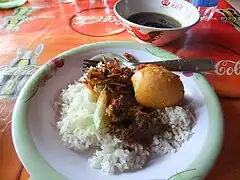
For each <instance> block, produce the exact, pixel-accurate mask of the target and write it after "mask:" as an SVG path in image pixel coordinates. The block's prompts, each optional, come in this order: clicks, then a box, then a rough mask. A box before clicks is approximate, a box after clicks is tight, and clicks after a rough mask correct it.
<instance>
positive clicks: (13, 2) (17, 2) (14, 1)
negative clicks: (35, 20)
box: [0, 0, 27, 9]
mask: <svg viewBox="0 0 240 180" xmlns="http://www.w3.org/2000/svg"><path fill="white" fill-rule="evenodd" d="M26 2H27V0H9V1H8V0H6V1H2V2H1V1H0V9H10V8H15V7H19V6H21V5H23V4H25V3H26Z"/></svg>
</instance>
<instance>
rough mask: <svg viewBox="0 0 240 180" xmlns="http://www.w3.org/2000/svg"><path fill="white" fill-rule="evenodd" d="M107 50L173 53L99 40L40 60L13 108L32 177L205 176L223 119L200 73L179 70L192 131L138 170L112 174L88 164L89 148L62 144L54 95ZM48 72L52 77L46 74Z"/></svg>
mask: <svg viewBox="0 0 240 180" xmlns="http://www.w3.org/2000/svg"><path fill="white" fill-rule="evenodd" d="M107 52H111V53H117V54H120V55H122V54H124V53H125V52H128V53H130V54H132V55H133V56H135V57H136V58H137V59H138V60H140V61H146V60H150V59H152V60H159V59H162V60H164V59H175V58H177V57H176V56H175V55H173V54H171V53H169V52H166V51H163V50H161V49H158V48H155V47H153V46H150V45H143V44H139V43H133V42H102V43H97V44H90V45H85V46H82V47H78V48H75V49H72V50H70V51H67V52H65V53H63V54H61V55H59V56H57V57H56V58H54V59H53V60H52V61H49V62H48V63H47V64H45V65H44V66H42V67H41V69H40V70H38V71H37V72H36V73H35V74H34V75H33V76H32V77H31V79H30V80H29V81H28V83H27V84H26V85H25V86H24V88H23V90H22V92H21V93H20V95H19V98H18V99H17V102H16V106H15V108H14V113H13V126H12V127H13V140H14V145H15V148H16V151H17V153H18V155H19V157H20V159H21V161H22V163H23V164H24V166H25V167H26V169H27V170H28V171H29V172H30V174H31V175H32V176H33V178H36V179H51V180H54V179H73V180H77V179H83V180H85V179H91V180H113V179H114V180H133V179H137V180H153V179H155V180H156V179H159V180H160V179H168V178H170V177H171V176H173V175H174V174H176V173H179V172H183V171H184V172H183V173H181V174H179V175H176V176H174V177H173V178H171V179H174V178H176V179H178V178H179V179H181V178H183V179H190V178H192V177H194V176H200V177H202V178H204V177H205V175H206V174H207V172H208V171H209V170H210V168H211V167H212V165H213V164H214V162H215V159H216V157H217V155H218V153H219V151H220V148H221V142H222V135H223V121H222V113H221V108H220V106H219V102H218V100H217V97H216V95H215V93H214V91H213V90H212V88H211V87H210V85H209V84H208V83H207V81H206V80H205V79H204V77H203V76H201V75H200V74H192V76H190V77H187V76H185V75H184V74H182V73H179V75H180V77H181V80H182V81H183V84H184V89H185V92H186V93H185V97H186V98H188V99H190V100H191V103H192V105H193V106H194V107H195V110H196V116H197V122H196V125H195V126H194V128H193V132H194V135H193V136H192V138H191V139H190V140H189V141H187V142H186V143H184V144H183V146H182V148H180V150H179V151H178V152H177V153H175V154H171V155H166V156H162V157H159V158H157V159H155V160H154V161H151V162H150V164H149V165H148V166H147V167H146V168H144V169H142V170H139V171H137V172H129V173H123V174H120V175H110V174H107V173H103V172H100V171H99V170H96V169H92V168H90V166H89V164H88V162H87V159H88V157H89V155H90V154H91V153H84V154H78V153H76V152H73V151H71V150H69V149H67V148H65V147H64V146H63V144H62V142H61V140H60V137H59V135H58V131H57V129H56V128H55V127H54V126H53V124H55V111H54V109H53V102H54V98H55V97H56V96H57V95H58V94H59V92H60V90H61V89H62V88H66V87H67V85H68V84H69V83H72V82H73V81H74V80H75V79H77V78H78V77H79V75H80V74H81V64H82V60H83V59H89V58H91V57H92V56H95V55H98V54H101V53H107ZM54 62H55V63H54ZM56 62H57V66H58V67H56ZM59 62H60V63H59ZM62 62H64V66H63V67H61V66H62V65H63V64H62ZM46 75H47V76H46ZM48 75H52V77H51V78H50V79H49V78H48ZM46 78H47V79H48V80H47V81H46ZM43 81H45V83H44V85H43V86H40V85H41V84H42V82H43ZM185 171H186V172H185Z"/></svg>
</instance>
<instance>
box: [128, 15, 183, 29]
mask: <svg viewBox="0 0 240 180" xmlns="http://www.w3.org/2000/svg"><path fill="white" fill-rule="evenodd" d="M127 20H129V21H131V22H133V23H135V24H139V25H143V26H148V27H154V28H178V27H181V24H180V22H178V21H177V20H176V19H174V18H172V17H170V16H167V15H165V14H160V13H153V12H141V13H136V14H133V15H131V16H129V17H128V18H127Z"/></svg>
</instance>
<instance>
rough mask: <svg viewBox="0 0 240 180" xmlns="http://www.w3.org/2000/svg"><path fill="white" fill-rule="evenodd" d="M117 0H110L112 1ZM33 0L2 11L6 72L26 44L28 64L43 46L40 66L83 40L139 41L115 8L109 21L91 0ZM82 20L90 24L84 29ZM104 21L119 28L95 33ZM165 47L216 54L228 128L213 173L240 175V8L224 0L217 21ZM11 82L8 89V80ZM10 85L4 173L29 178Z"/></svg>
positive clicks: (0, 164) (213, 78)
mask: <svg viewBox="0 0 240 180" xmlns="http://www.w3.org/2000/svg"><path fill="white" fill-rule="evenodd" d="M32 1H33V0H32ZM41 2H43V1H41ZM112 3H113V1H109V6H112ZM39 4H40V5H41V6H40V5H39ZM33 5H34V8H31V5H30V4H29V3H27V4H25V5H24V6H22V7H21V8H18V9H11V10H1V11H0V28H1V30H0V41H1V43H0V55H1V58H0V65H1V66H0V72H1V70H2V69H4V68H9V67H8V66H7V65H9V64H10V63H11V62H13V60H14V59H16V56H18V54H19V53H20V52H21V50H23V51H24V52H26V51H30V52H28V54H26V58H25V61H22V62H21V63H20V65H23V66H28V65H29V63H28V56H30V57H33V54H34V51H38V53H36V54H37V56H36V57H35V63H34V64H32V65H33V66H35V68H37V66H38V65H41V64H43V63H45V62H46V61H47V60H49V59H50V58H52V57H54V56H56V55H57V54H59V53H61V52H63V51H66V50H68V49H71V48H73V47H76V46H79V45H82V44H86V43H92V42H97V41H111V40H113V41H116V40H128V41H135V40H134V38H133V37H132V36H130V35H129V34H128V33H127V32H126V31H123V28H122V26H121V24H119V23H118V22H117V20H116V19H114V17H113V16H111V15H112V14H111V12H110V15H109V16H110V17H101V18H103V19H104V18H105V21H102V20H96V18H99V17H100V16H101V15H102V14H101V12H103V11H100V10H93V11H91V12H89V11H88V10H87V9H88V8H89V7H90V8H94V6H93V5H91V4H90V3H89V1H80V0H79V1H78V5H74V4H61V3H58V1H57V0H55V1H44V3H43V4H41V3H40V1H35V3H34V4H33ZM44 6H45V7H44ZM40 7H44V8H40ZM79 11H84V12H82V13H83V14H82V15H84V18H85V19H84V20H81V22H80V23H81V26H80V25H79V24H74V21H73V18H74V15H75V14H76V13H77V12H79ZM94 18H95V19H94ZM106 18H108V19H107V20H106ZM82 25H87V26H86V28H85V29H84V28H82ZM100 27H101V28H102V29H103V30H102V32H103V33H105V32H104V28H105V29H106V28H110V29H112V32H115V33H116V34H114V35H109V34H108V35H109V36H103V37H94V34H95V33H94V31H95V30H96V29H97V28H100ZM78 31H79V32H81V33H79V32H78ZM106 32H109V30H108V31H107V30H106ZM84 33H87V34H90V35H92V36H89V35H85V34H84ZM36 48H37V50H36ZM163 48H164V49H167V50H169V51H172V52H174V53H175V54H177V55H179V56H181V57H210V58H213V59H214V60H215V65H216V72H215V73H214V74H209V75H206V77H207V79H208V80H209V82H210V83H211V84H212V85H213V87H214V88H215V90H216V92H217V93H218V94H219V95H220V101H221V104H222V106H223V112H224V118H225V131H226V132H225V141H224V145H223V150H222V152H221V155H220V157H219V159H218V161H217V163H216V165H215V167H214V168H213V170H212V171H211V173H210V174H209V176H208V178H207V179H208V180H221V179H222V180H228V179H229V180H238V179H240V163H239V162H240V156H239V152H240V145H239V142H238V137H239V136H240V132H239V131H238V125H239V126H240V118H239V117H240V100H238V99H237V98H240V89H239V88H240V19H239V14H238V13H237V12H236V11H234V10H233V9H231V8H230V6H229V5H228V4H227V3H226V2H225V1H220V4H219V7H218V11H217V12H216V13H215V16H214V17H213V19H212V20H211V21H208V22H204V21H202V22H200V23H199V24H197V25H196V26H194V27H193V28H192V29H191V30H189V31H188V32H187V33H186V35H185V36H184V37H182V38H181V39H179V40H177V41H176V42H173V43H170V44H168V45H166V46H164V47H163ZM31 53H33V54H31ZM29 54H30V55H29ZM30 64H31V63H30ZM17 83H18V82H17ZM5 88H7V89H8V86H6V87H5ZM9 91H11V89H10V90H6V89H5V90H4V91H2V93H1V99H0V129H4V127H5V125H8V126H6V127H5V129H4V131H3V132H2V133H1V134H0V177H1V178H0V179H3V180H8V179H9V180H11V179H18V178H20V179H27V177H28V174H27V173H26V172H25V170H23V167H22V165H21V163H20V161H19V160H18V158H17V156H16V154H15V151H14V148H13V145H12V139H11V133H10V123H7V122H10V121H11V113H12V110H13V105H14V102H15V101H14V98H16V96H17V94H15V95H16V96H12V94H11V93H9ZM232 98H235V99H232Z"/></svg>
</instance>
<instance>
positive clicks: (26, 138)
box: [12, 41, 224, 180]
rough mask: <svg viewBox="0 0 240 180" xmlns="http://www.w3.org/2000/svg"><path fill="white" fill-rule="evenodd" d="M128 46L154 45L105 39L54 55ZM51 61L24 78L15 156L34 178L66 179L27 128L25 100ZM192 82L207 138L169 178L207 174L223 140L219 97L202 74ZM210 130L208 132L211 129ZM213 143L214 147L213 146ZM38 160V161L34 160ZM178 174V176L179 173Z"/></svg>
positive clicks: (18, 105)
mask: <svg viewBox="0 0 240 180" xmlns="http://www.w3.org/2000/svg"><path fill="white" fill-rule="evenodd" d="M120 47H124V48H129V49H142V48H144V49H146V48H154V49H156V47H155V46H152V45H148V44H142V43H137V42H129V41H104V42H97V43H91V44H85V45H82V46H78V47H75V48H73V49H70V50H68V51H65V52H63V53H61V54H59V55H57V56H55V57H54V58H53V59H55V58H63V59H66V58H67V57H68V56H72V55H74V54H77V53H80V52H85V51H89V50H90V49H91V50H93V51H94V49H101V48H120ZM157 50H158V51H159V52H162V53H167V54H169V55H172V56H175V57H177V56H176V55H174V54H172V53H171V52H168V51H166V50H163V49H160V48H157ZM50 62H51V60H49V61H48V62H46V63H45V64H43V65H42V66H41V67H40V68H39V69H38V70H37V71H36V72H35V73H34V74H33V75H32V76H31V77H30V79H29V80H28V81H27V83H26V84H25V85H24V87H23V89H22V91H21V92H20V94H19V96H18V98H17V100H16V103H15V106H14V110H13V115H12V138H13V144H14V147H15V150H16V152H17V155H18V157H19V158H20V160H21V162H22V164H23V165H24V167H25V168H26V169H27V171H28V172H29V173H30V174H31V175H32V176H33V178H36V179H49V178H50V179H52V180H54V179H57V180H61V179H67V178H66V177H65V176H64V175H62V174H61V173H60V172H57V171H56V170H55V169H54V168H53V167H52V166H51V165H49V164H48V163H47V161H46V160H45V159H44V158H43V157H42V156H41V154H40V153H39V152H38V150H37V148H36V146H35V144H34V142H33V140H32V138H31V135H30V132H29V129H28V123H27V116H28V115H27V112H28V110H27V109H28V106H29V101H27V102H26V99H27V98H28V96H29V94H30V93H32V92H33V91H34V90H35V89H34V86H35V85H36V84H35V82H38V81H39V79H40V78H41V76H42V74H44V72H46V71H47V70H48V67H49V66H48V65H49V63H50ZM192 78H193V80H194V82H195V83H196V84H197V86H198V88H199V89H200V91H201V92H202V94H203V96H204V100H205V102H206V104H207V108H208V112H209V113H208V117H209V121H208V122H209V130H208V132H207V138H206V140H205V142H204V145H203V147H202V149H201V151H200V152H199V154H198V155H197V157H196V158H195V160H194V161H193V162H192V163H191V165H190V166H189V167H188V168H187V169H186V171H184V172H180V173H178V174H177V175H176V176H174V177H172V178H171V180H172V179H176V180H178V179H179V180H180V179H189V178H192V177H199V176H200V177H205V176H206V175H207V173H208V172H209V171H210V170H211V168H212V167H213V165H214V164H215V161H216V159H217V157H218V155H219V153H220V151H221V147H222V143H223V135H224V130H223V126H224V123H223V114H222V110H221V105H220V103H219V100H218V97H217V95H216V93H215V91H214V90H213V88H212V87H211V85H210V84H209V83H208V81H207V80H206V79H205V78H204V77H203V76H202V75H201V74H197V73H195V74H194V76H193V77H192ZM210 129H211V131H210ZM212 144H214V146H212ZM36 162H37V163H36ZM179 174H181V175H179Z"/></svg>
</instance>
